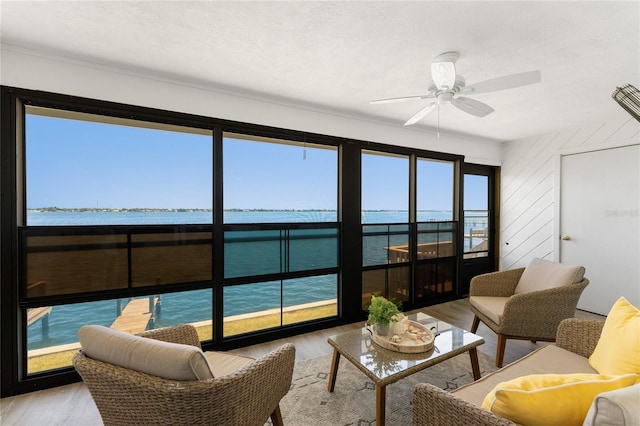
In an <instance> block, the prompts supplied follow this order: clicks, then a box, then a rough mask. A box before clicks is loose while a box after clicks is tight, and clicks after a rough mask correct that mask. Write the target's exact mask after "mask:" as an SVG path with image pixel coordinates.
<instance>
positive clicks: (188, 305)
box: [27, 211, 484, 350]
mask: <svg viewBox="0 0 640 426" xmlns="http://www.w3.org/2000/svg"><path fill="white" fill-rule="evenodd" d="M418 218H419V220H420V221H446V220H450V219H451V212H420V213H419V215H418ZM407 219H408V214H407V212H406V211H404V212H403V211H372V212H363V215H362V222H363V223H364V224H372V223H402V222H405V223H406V221H407ZM335 221H336V212H332V211H301V212H300V211H230V212H225V222H226V223H287V222H335ZM483 221H484V218H478V219H477V220H475V221H474V222H473V223H471V222H470V223H469V225H468V226H466V227H474V228H478V227H480V226H481V225H482V224H483ZM211 222H212V213H211V212H202V211H198V212H168V211H162V212H110V211H105V212H102V211H101V212H34V211H29V212H28V215H27V223H28V225H30V226H37V225H44V226H62V225H76V226H77V225H133V224H207V223H211ZM311 243H312V244H314V250H316V249H318V247H320V250H321V252H318V253H316V255H318V256H319V258H323V259H328V262H331V257H332V256H333V257H335V253H334V251H333V249H332V247H333V246H332V244H331V243H328V244H320V245H318V240H313V239H312V240H311ZM400 243H402V241H400ZM297 244H304V241H302V242H297ZM384 245H385V244H382V245H380V244H373V245H372V246H371V249H368V248H367V247H366V246H365V250H371V251H370V252H365V253H364V256H365V258H367V259H373V258H375V257H380V256H385V257H386V251H385V250H384V249H383V248H382V247H383V246H384ZM296 250H297V252H299V253H304V252H305V250H304V247H300V246H298V247H297V248H296ZM256 258H257V259H259V257H256ZM374 264H375V262H374ZM231 275H233V274H231ZM238 275H240V274H238ZM337 285H338V278H337V276H336V275H326V276H318V277H309V278H302V279H294V280H287V281H284V282H282V283H281V282H280V281H273V282H265V283H259V284H250V285H243V286H234V287H227V288H225V290H224V300H225V303H224V309H225V311H224V316H231V315H239V314H244V313H249V312H258V311H261V310H266V309H273V308H279V307H280V306H283V307H287V306H295V305H299V304H304V303H310V302H316V301H322V300H328V299H335V298H336V297H337ZM281 286H282V288H281ZM120 303H121V304H122V305H123V306H124V305H126V303H127V300H126V299H122V300H121V301H120ZM117 307H118V301H117V300H106V301H98V302H86V303H78V304H70V305H59V306H53V308H52V311H51V314H50V315H49V331H48V333H47V334H44V333H43V332H42V328H41V327H42V324H41V322H40V321H38V322H36V323H34V324H32V325H31V326H29V327H28V330H27V340H28V349H29V350H33V349H38V348H42V347H48V346H55V345H62V344H67V343H73V342H76V341H77V337H76V332H77V330H78V328H79V327H80V326H81V325H83V324H101V325H104V326H107V327H108V326H110V325H111V324H112V323H113V321H114V320H115V318H116V315H117ZM160 312H161V314H160V315H159V316H158V317H157V318H156V320H155V323H154V324H152V325H151V327H164V326H169V325H175V324H180V323H185V322H198V321H207V320H211V317H212V291H211V290H210V289H203V290H194V291H188V292H179V293H170V294H163V295H161V311H160Z"/></svg>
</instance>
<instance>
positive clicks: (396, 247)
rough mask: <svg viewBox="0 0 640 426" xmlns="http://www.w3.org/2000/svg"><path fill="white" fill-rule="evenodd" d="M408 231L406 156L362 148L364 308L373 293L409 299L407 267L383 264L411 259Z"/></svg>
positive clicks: (402, 299) (402, 262) (407, 163)
mask: <svg viewBox="0 0 640 426" xmlns="http://www.w3.org/2000/svg"><path fill="white" fill-rule="evenodd" d="M409 235H410V225H409V157H408V156H401V155H391V154H385V153H381V152H374V151H363V153H362V266H363V267H364V268H365V270H363V272H362V306H363V308H365V307H366V306H367V304H368V303H369V302H370V301H371V296H372V295H375V296H380V295H382V296H385V297H388V298H393V299H394V300H398V301H406V300H408V299H409V287H410V281H411V280H410V269H409V267H408V266H400V265H397V266H394V267H387V266H386V265H393V264H405V265H407V264H409V263H410V262H411V261H412V254H411V250H410V245H409ZM369 267H373V268H369ZM381 267H382V268H381Z"/></svg>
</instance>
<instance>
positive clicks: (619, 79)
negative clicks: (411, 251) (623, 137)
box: [0, 1, 640, 140]
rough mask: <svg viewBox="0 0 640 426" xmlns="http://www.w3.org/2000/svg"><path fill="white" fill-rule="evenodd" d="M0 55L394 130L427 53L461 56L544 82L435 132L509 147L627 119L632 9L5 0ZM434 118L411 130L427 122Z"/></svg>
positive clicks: (636, 65)
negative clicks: (78, 64)
mask: <svg viewBox="0 0 640 426" xmlns="http://www.w3.org/2000/svg"><path fill="white" fill-rule="evenodd" d="M0 12H1V25H2V27H1V32H0V36H1V37H2V39H1V41H2V43H3V45H5V46H9V47H11V46H13V47H18V48H25V49H29V50H35V51H40V52H43V53H46V54H47V55H54V56H62V57H65V58H71V59H75V60H80V61H86V62H91V63H95V64H98V65H104V66H108V67H116V68H118V69H121V70H124V71H130V72H135V73H144V74H147V75H150V76H151V77H154V76H155V77H158V78H165V79H166V78H169V79H172V80H177V81H182V82H184V83H186V84H198V85H204V86H207V87H208V88H212V89H213V90H220V91H225V92H231V93H238V94H240V95H242V96H253V97H259V98H261V99H264V98H267V99H273V100H275V101H278V102H286V103H287V104H298V105H300V106H302V107H312V108H315V109H321V110H326V111H331V112H332V113H338V114H345V115H348V116H353V117H359V118H366V119H368V120H371V119H373V120H380V121H384V122H387V123H393V124H397V125H402V123H404V122H405V121H406V120H407V119H408V118H409V117H410V116H412V115H413V114H414V113H415V112H416V111H418V110H419V109H421V108H422V106H424V105H425V103H426V102H427V101H424V100H423V101H407V102H404V103H395V104H385V105H370V104H369V101H370V100H372V99H378V98H387V97H397V96H405V95H416V94H422V93H424V92H425V91H426V89H427V87H428V86H429V82H430V71H429V70H430V63H431V60H432V59H433V57H435V56H436V55H438V54H440V53H442V52H445V51H449V50H454V51H457V52H459V54H460V59H459V60H458V63H457V71H458V74H460V75H462V76H464V77H465V78H466V81H467V84H472V83H474V82H478V81H482V80H485V79H489V78H493V77H498V76H501V75H506V74H511V73H518V72H523V71H530V70H540V71H541V72H542V82H541V83H539V84H536V85H532V86H527V87H521V88H516V89H512V90H507V91H501V92H495V93H487V94H479V95H476V96H475V98H476V99H478V100H480V101H482V102H485V103H487V104H489V105H491V106H492V107H493V108H494V109H495V110H496V111H495V112H494V113H492V114H490V115H488V116H487V117H485V118H477V117H474V116H470V115H467V114H465V113H463V112H461V111H458V110H457V109H455V108H453V107H452V106H451V105H446V106H444V107H443V108H441V111H440V126H441V127H442V128H443V129H448V130H451V131H456V132H461V133H466V134H472V135H478V136H483V137H487V138H493V139H497V140H514V139H520V138H524V137H529V136H533V135H539V134H542V133H547V132H552V131H555V130H559V129H563V128H567V127H571V126H578V125H583V124H586V123H589V122H591V121H593V120H597V119H601V118H602V117H610V116H612V115H615V114H618V113H621V111H622V113H624V111H623V110H622V109H620V107H619V106H617V105H616V104H615V102H613V100H612V99H611V92H612V91H613V90H614V89H615V87H616V86H618V85H620V84H623V83H631V84H635V85H638V86H640V3H639V2H636V1H631V2H587V1H584V2H564V1H563V2H537V1H530V2H524V1H516V2H482V1H471V2H457V1H447V2H429V1H424V2H396V1H393V2H392V1H388V2H387V1H380V2H294V1H289V2H187V1H181V2H170V1H146V2H130V1H125V2H119V1H114V2H101V1H91V2H89V1H86V2H31V1H19V2H9V1H2V3H1V9H0ZM436 125H437V114H436V113H432V114H431V115H430V116H428V117H427V118H426V119H423V120H422V121H421V122H420V123H419V124H418V126H430V127H435V126H436Z"/></svg>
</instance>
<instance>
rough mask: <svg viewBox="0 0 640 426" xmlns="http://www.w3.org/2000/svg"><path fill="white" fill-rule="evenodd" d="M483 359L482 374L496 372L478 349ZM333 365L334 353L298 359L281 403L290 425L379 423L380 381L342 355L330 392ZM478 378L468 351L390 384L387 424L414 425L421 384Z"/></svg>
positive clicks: (449, 384)
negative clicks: (416, 395)
mask: <svg viewBox="0 0 640 426" xmlns="http://www.w3.org/2000/svg"><path fill="white" fill-rule="evenodd" d="M478 359H479V361H480V371H481V374H482V376H484V375H485V374H487V373H489V372H491V371H495V370H496V368H495V366H494V365H493V360H492V359H491V358H490V357H489V356H487V355H485V354H483V353H481V352H478ZM330 369H331V355H325V356H321V357H318V358H313V359H309V360H305V361H300V362H297V363H296V365H295V368H294V370H293V380H292V384H291V390H290V391H289V393H288V394H287V395H286V396H285V397H284V398H283V399H282V402H281V404H280V409H281V410H282V417H283V420H284V423H285V424H286V425H295V426H321V425H322V426H324V425H327V426H343V425H345V426H346V425H353V426H373V425H375V424H376V421H375V418H376V411H375V406H376V391H375V385H374V383H373V382H372V381H371V380H369V379H368V378H367V376H365V375H364V374H363V373H362V372H361V371H360V370H358V369H356V367H354V366H353V364H351V363H350V362H349V361H347V360H346V359H345V358H342V359H341V360H340V367H339V368H338V376H337V378H336V385H335V390H334V392H333V393H330V392H328V391H327V382H328V379H329V371H330ZM472 381H473V375H472V372H471V361H470V360H469V355H468V354H467V353H464V354H461V355H458V356H455V357H453V358H450V359H448V360H446V361H443V362H441V363H439V364H436V365H434V366H431V367H429V368H427V369H425V370H422V371H420V372H418V373H416V374H413V375H411V376H409V377H406V378H404V379H401V380H399V381H398V382H396V383H393V384H391V385H388V386H387V406H386V424H387V425H389V426H394V425H410V424H411V419H412V411H411V410H412V407H411V398H412V395H413V388H414V387H415V385H416V383H420V382H428V383H431V384H433V385H435V386H438V387H440V388H442V389H446V390H454V389H456V388H458V387H459V386H462V385H464V384H466V383H470V382H472ZM270 423H271V422H268V423H267V424H270Z"/></svg>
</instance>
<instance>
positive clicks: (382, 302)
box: [369, 295, 402, 336]
mask: <svg viewBox="0 0 640 426" xmlns="http://www.w3.org/2000/svg"><path fill="white" fill-rule="evenodd" d="M401 306H402V304H401V303H400V302H398V303H396V302H393V301H391V300H387V299H385V298H384V297H382V296H373V295H372V296H371V303H370V304H369V323H370V324H372V325H373V326H374V330H375V332H376V333H377V334H378V335H380V336H386V335H387V333H388V332H389V325H390V324H391V323H392V322H396V321H398V318H399V315H400V308H401Z"/></svg>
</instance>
